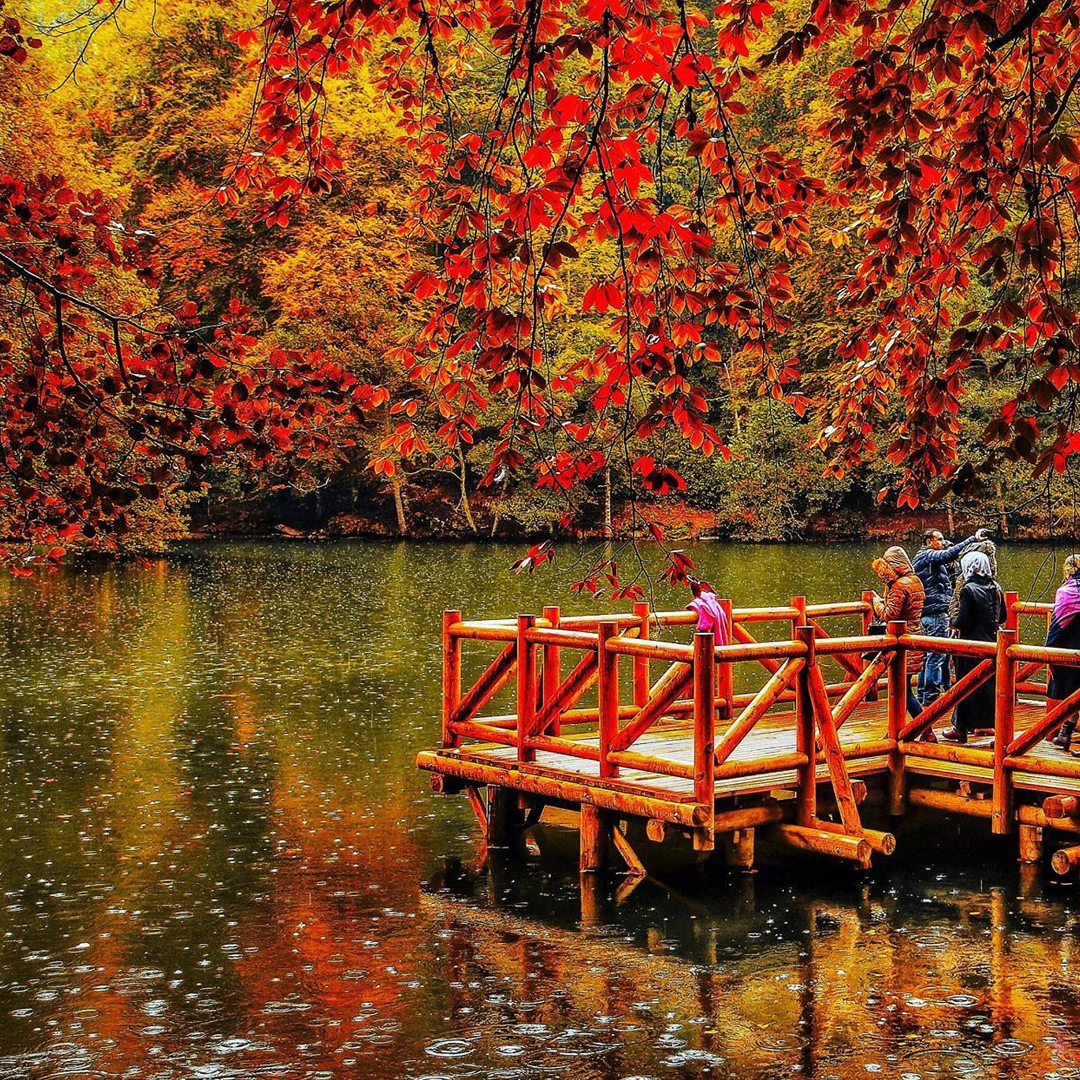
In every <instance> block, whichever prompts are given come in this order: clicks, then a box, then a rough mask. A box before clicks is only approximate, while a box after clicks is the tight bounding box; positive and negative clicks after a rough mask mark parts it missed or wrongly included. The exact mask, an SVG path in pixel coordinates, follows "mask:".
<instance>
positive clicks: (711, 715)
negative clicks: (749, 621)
mask: <svg viewBox="0 0 1080 1080" xmlns="http://www.w3.org/2000/svg"><path fill="white" fill-rule="evenodd" d="M728 625H730V622H729V624H728ZM714 644H715V643H714V640H713V635H712V633H711V632H707V633H701V632H699V633H696V634H695V635H694V669H693V677H694V801H695V802H696V803H698V804H699V805H700V806H702V807H704V808H705V809H706V812H707V815H708V820H707V821H706V822H705V824H704V828H703V830H702V831H700V832H699V833H696V834H695V836H694V848H695V849H696V850H698V851H708V850H711V848H712V846H713V831H712V829H713V812H714V808H715V804H716V780H715V776H716V760H715V755H716V711H715V709H714V707H713V699H714V698H715V696H716V674H715V670H714V668H715V663H716V661H715V660H714V659H713V649H714ZM724 689H725V690H726V696H727V699H728V700H729V701H730V700H731V685H730V682H729V683H728V685H727V686H726V687H725V688H724Z"/></svg>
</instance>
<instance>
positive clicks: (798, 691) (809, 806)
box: [795, 625, 817, 828]
mask: <svg viewBox="0 0 1080 1080" xmlns="http://www.w3.org/2000/svg"><path fill="white" fill-rule="evenodd" d="M795 640H796V641H801V642H802V643H803V644H804V645H805V646H806V656H805V657H804V660H805V663H804V664H803V666H802V670H800V672H799V674H798V675H797V676H796V677H795V750H796V752H797V753H800V754H806V756H807V759H808V760H807V763H806V764H805V765H801V766H800V767H799V771H798V776H799V786H798V794H797V796H796V798H797V803H796V810H795V820H796V822H797V823H798V824H799V825H801V826H802V827H803V828H809V827H810V826H811V825H812V824H813V822H814V818H815V817H816V816H817V777H816V767H815V765H814V759H815V758H816V757H817V746H816V742H815V738H814V706H813V703H812V702H811V700H810V676H811V672H812V671H813V667H814V664H815V663H817V659H816V657H815V655H814V628H813V627H812V626H805V625H804V626H799V627H796V629H795Z"/></svg>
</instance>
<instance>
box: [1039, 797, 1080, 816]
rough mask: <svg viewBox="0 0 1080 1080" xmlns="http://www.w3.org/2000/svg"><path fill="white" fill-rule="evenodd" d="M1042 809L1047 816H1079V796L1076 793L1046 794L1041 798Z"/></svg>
mask: <svg viewBox="0 0 1080 1080" xmlns="http://www.w3.org/2000/svg"><path fill="white" fill-rule="evenodd" d="M1042 809H1043V813H1044V814H1045V815H1046V816H1047V817H1048V818H1072V817H1080V797H1078V796H1076V795H1048V796H1047V797H1046V798H1045V799H1043V804H1042Z"/></svg>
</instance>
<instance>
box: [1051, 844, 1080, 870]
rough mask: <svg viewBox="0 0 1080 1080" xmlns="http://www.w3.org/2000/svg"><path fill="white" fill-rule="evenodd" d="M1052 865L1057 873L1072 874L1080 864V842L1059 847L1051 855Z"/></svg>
mask: <svg viewBox="0 0 1080 1080" xmlns="http://www.w3.org/2000/svg"><path fill="white" fill-rule="evenodd" d="M1050 865H1051V866H1052V867H1053V868H1054V873H1055V874H1060V875H1061V876H1062V877H1064V876H1065V875H1066V874H1071V873H1072V872H1073V870H1075V869H1076V868H1077V866H1080V844H1074V845H1073V846H1072V847H1066V848H1059V849H1058V850H1057V851H1055V852H1054V854H1053V855H1052V856H1051V857H1050Z"/></svg>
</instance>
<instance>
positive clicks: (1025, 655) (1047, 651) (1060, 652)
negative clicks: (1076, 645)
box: [1009, 645, 1080, 667]
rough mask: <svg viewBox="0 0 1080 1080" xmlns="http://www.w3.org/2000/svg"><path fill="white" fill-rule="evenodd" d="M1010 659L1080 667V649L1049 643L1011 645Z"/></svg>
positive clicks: (1056, 665)
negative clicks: (1057, 647) (1063, 647)
mask: <svg viewBox="0 0 1080 1080" xmlns="http://www.w3.org/2000/svg"><path fill="white" fill-rule="evenodd" d="M1009 659H1010V660H1020V661H1028V662H1029V663H1035V662H1036V661H1037V662H1038V663H1039V664H1040V665H1042V664H1053V665H1054V667H1080V650H1078V649H1056V648H1051V647H1050V646H1048V645H1010V646H1009Z"/></svg>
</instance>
